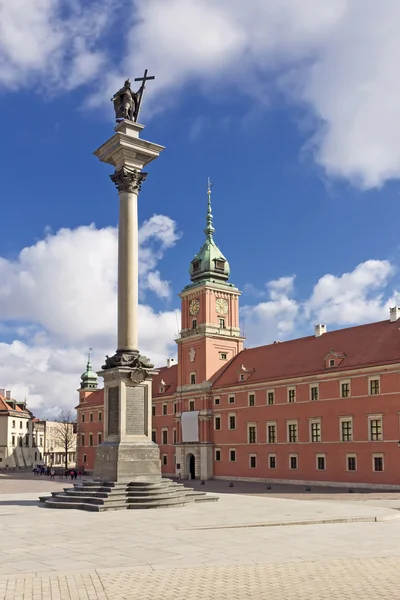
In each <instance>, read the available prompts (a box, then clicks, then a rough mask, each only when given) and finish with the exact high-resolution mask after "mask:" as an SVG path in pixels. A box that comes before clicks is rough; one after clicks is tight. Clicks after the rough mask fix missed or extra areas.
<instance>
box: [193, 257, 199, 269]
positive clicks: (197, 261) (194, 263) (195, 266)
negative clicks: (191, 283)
mask: <svg viewBox="0 0 400 600" xmlns="http://www.w3.org/2000/svg"><path fill="white" fill-rule="evenodd" d="M199 269H200V261H199V260H195V261H193V271H198V270H199Z"/></svg>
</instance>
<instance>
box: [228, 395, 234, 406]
mask: <svg viewBox="0 0 400 600" xmlns="http://www.w3.org/2000/svg"><path fill="white" fill-rule="evenodd" d="M231 398H233V402H231ZM228 404H235V394H228Z"/></svg>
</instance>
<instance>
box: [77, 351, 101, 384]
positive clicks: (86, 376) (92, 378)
mask: <svg viewBox="0 0 400 600" xmlns="http://www.w3.org/2000/svg"><path fill="white" fill-rule="evenodd" d="M91 351H92V349H91V348H90V350H89V353H88V360H87V363H86V371H85V372H84V373H82V375H81V390H84V389H90V390H95V389H97V375H96V373H94V372H93V371H92V362H91V360H90V359H91V355H90V353H91Z"/></svg>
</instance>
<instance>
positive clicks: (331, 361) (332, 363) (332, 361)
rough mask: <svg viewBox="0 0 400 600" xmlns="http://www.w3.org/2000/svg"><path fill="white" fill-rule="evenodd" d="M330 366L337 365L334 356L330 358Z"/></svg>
mask: <svg viewBox="0 0 400 600" xmlns="http://www.w3.org/2000/svg"><path fill="white" fill-rule="evenodd" d="M329 366H330V367H334V366H335V359H334V358H331V359H330V360H329Z"/></svg>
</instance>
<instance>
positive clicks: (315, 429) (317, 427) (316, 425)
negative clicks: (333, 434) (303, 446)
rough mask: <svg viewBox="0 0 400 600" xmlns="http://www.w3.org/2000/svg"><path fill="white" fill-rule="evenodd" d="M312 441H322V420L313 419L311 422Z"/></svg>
mask: <svg viewBox="0 0 400 600" xmlns="http://www.w3.org/2000/svg"><path fill="white" fill-rule="evenodd" d="M310 438H311V442H320V441H321V421H311V423H310Z"/></svg>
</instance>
